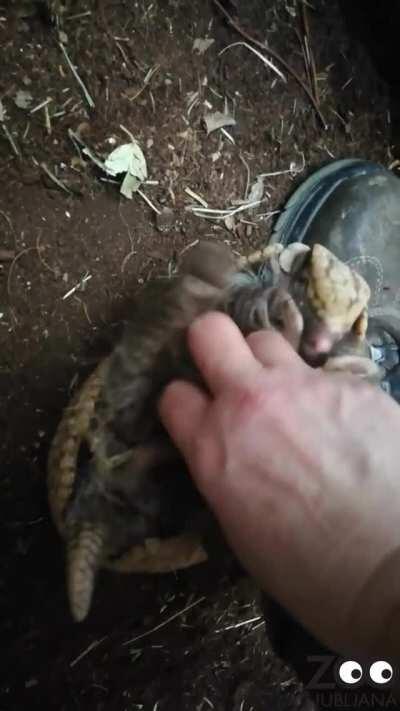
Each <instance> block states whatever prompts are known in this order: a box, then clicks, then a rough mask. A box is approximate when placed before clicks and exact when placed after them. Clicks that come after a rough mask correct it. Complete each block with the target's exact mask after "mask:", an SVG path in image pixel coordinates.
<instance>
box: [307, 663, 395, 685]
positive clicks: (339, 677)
mask: <svg viewBox="0 0 400 711" xmlns="http://www.w3.org/2000/svg"><path fill="white" fill-rule="evenodd" d="M307 661H309V662H318V663H319V668H318V669H317V671H316V672H315V674H314V676H313V678H312V679H311V680H310V682H309V683H308V684H307V688H308V689H313V690H321V691H322V690H325V691H327V690H333V689H334V688H335V687H336V686H339V687H341V688H345V689H349V690H350V689H357V688H358V687H359V686H361V684H363V683H364V684H365V683H368V684H369V686H373V687H374V688H375V689H377V688H380V689H384V688H388V687H389V686H390V682H391V681H392V680H393V677H394V669H393V667H392V665H391V664H390V663H389V662H387V661H384V660H377V661H375V662H373V663H372V664H370V665H368V667H365V668H364V669H363V667H362V666H361V664H360V663H359V662H357V661H355V660H353V659H347V660H346V659H341V660H337V658H335V657H333V656H330V655H326V656H325V655H324V656H312V657H308V658H307ZM332 666H333V667H334V677H335V681H336V684H335V683H334V682H332V681H331V682H326V681H323V678H324V676H325V674H326V673H327V672H328V671H329V670H330V669H332ZM331 678H332V677H331Z"/></svg>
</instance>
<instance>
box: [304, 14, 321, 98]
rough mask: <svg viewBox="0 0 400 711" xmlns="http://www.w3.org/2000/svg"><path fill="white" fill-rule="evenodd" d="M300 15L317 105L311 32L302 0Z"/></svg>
mask: <svg viewBox="0 0 400 711" xmlns="http://www.w3.org/2000/svg"><path fill="white" fill-rule="evenodd" d="M301 15H302V18H303V26H304V44H305V48H306V54H307V59H308V63H309V72H310V77H311V85H312V87H313V91H314V98H315V101H316V103H317V105H319V96H318V83H317V71H316V68H315V59H314V53H313V51H312V49H311V43H310V38H311V33H310V26H309V22H308V13H307V5H306V3H305V2H304V0H302V2H301Z"/></svg>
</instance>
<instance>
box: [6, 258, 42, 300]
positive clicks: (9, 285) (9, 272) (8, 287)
mask: <svg viewBox="0 0 400 711" xmlns="http://www.w3.org/2000/svg"><path fill="white" fill-rule="evenodd" d="M36 249H37V247H27V248H26V249H22V250H21V252H18V254H16V255H15V257H14V259H13V260H12V262H11V264H10V269H9V270H8V277H7V293H8V295H9V296H11V277H12V273H13V269H14V267H15V265H16V263H17V261H18V259H19V258H20V257H23V256H24V254H28V252H32V251H34V250H36Z"/></svg>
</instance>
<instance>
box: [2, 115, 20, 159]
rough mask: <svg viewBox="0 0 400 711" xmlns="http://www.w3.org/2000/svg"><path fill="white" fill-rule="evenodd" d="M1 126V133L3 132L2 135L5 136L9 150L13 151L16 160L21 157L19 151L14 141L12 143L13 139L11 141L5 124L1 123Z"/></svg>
mask: <svg viewBox="0 0 400 711" xmlns="http://www.w3.org/2000/svg"><path fill="white" fill-rule="evenodd" d="M1 125H2V126H3V131H4V133H5V134H6V138H7V140H8V142H9V144H10V146H11V148H12V149H13V151H14V153H15V155H16V156H17V158H20V157H21V153H20V150H19V148H18V146H17V144H16V143H15V141H14V139H13V137H12V135H11V133H10V131H9V130H8V128H7V126H6V124H5V123H4V121H2V124H1Z"/></svg>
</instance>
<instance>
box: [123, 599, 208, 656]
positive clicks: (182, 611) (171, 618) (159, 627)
mask: <svg viewBox="0 0 400 711" xmlns="http://www.w3.org/2000/svg"><path fill="white" fill-rule="evenodd" d="M205 599H206V598H205V597H204V596H203V597H200V598H199V599H198V600H195V601H194V602H192V603H191V604H190V605H187V607H185V608H184V609H183V610H180V611H179V612H175V614H174V615H171V617H168V619H167V620H164V622H160V624H159V625H157V626H156V627H153V628H152V629H151V630H148V631H147V632H143V633H142V634H139V635H138V636H137V637H133V639H128V640H127V641H126V642H123V643H122V646H123V647H125V646H126V645H127V644H133V643H134V642H137V641H138V639H143V637H148V636H149V635H151V634H153V633H154V632H158V630H160V629H161V628H162V627H165V626H166V625H169V623H170V622H172V621H173V620H176V618H177V617H181V616H182V615H184V614H185V613H186V612H189V610H191V609H192V608H193V607H195V606H196V605H199V604H200V603H201V602H204V600H205Z"/></svg>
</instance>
